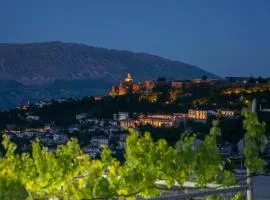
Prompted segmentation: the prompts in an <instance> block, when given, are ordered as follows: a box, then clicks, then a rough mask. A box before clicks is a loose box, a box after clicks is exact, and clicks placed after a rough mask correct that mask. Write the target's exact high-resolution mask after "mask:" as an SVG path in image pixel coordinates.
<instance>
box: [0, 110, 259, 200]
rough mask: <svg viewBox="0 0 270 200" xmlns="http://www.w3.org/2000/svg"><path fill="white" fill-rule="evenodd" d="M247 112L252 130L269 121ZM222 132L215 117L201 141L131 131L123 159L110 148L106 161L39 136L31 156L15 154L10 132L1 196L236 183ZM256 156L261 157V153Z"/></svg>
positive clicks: (104, 195) (150, 192) (145, 193)
mask: <svg viewBox="0 0 270 200" xmlns="http://www.w3.org/2000/svg"><path fill="white" fill-rule="evenodd" d="M245 116H246V119H247V120H246V121H245V123H246V124H245V127H246V129H247V132H249V129H250V127H254V126H255V127H261V126H263V125H261V124H260V123H259V122H258V121H256V120H257V116H253V115H252V116H253V117H252V118H249V117H250V116H251V115H250V113H249V112H246V115H245ZM254 121H256V123H255V122H254ZM252 130H253V129H252ZM262 131H263V129H261V131H260V134H262ZM220 132H221V130H220V129H219V127H218V122H217V121H214V122H213V128H212V129H211V130H210V133H209V134H208V135H207V136H206V137H205V140H204V141H203V142H202V143H201V144H200V145H198V144H197V142H196V138H195V136H193V135H190V134H186V133H185V134H182V137H181V139H180V140H179V141H178V142H177V144H176V146H175V147H171V146H169V145H168V144H167V142H166V141H165V140H163V139H160V140H158V141H157V142H154V141H153V140H152V138H151V137H150V133H147V132H146V133H145V134H144V135H140V134H139V133H138V132H136V131H134V130H130V136H129V137H128V138H127V141H126V155H125V158H126V161H125V163H123V164H120V162H119V161H117V160H116V159H114V158H113V157H112V155H111V152H110V150H109V149H106V148H105V149H104V150H103V152H102V156H101V160H91V159H90V157H89V156H88V155H87V154H84V153H83V152H82V150H81V149H80V146H79V144H78V141H77V140H76V139H71V140H70V141H69V142H68V143H67V144H66V145H61V146H59V147H58V148H57V150H56V152H55V153H52V152H50V151H49V150H48V149H47V148H46V147H43V146H41V144H40V143H39V142H38V141H35V142H33V144H32V154H31V155H30V154H28V153H23V154H21V155H19V154H15V153H14V151H15V149H16V145H15V144H14V143H12V142H11V141H10V139H9V138H8V137H6V138H4V141H3V146H4V148H5V150H6V154H5V155H4V157H3V158H1V159H0V199H3V200H5V199H15V200H16V199H20V200H21V199H50V198H54V199H110V198H112V197H116V196H117V197H119V198H120V199H134V198H135V197H136V196H141V197H153V196H158V195H160V194H161V191H162V190H161V188H160V186H158V185H156V184H155V181H156V180H165V182H166V186H167V188H170V187H171V186H172V185H174V184H175V183H177V184H178V185H179V186H180V187H182V186H183V184H184V182H185V181H194V182H196V183H197V186H198V187H204V186H205V185H206V184H207V183H219V184H222V185H224V186H228V185H233V184H235V179H234V176H233V174H232V173H231V172H229V171H227V170H226V169H225V168H224V166H223V163H222V161H221V158H220V155H219V152H218V148H217V144H216V143H217V142H216V137H217V136H218V135H220ZM257 133H258V134H259V131H258V132H257ZM258 134H256V135H257V136H256V138H257V137H259V136H258ZM260 136H262V135H260ZM252 141H253V140H252ZM256 141H257V140H256ZM253 143H254V142H251V144H253ZM252 148H253V146H252ZM246 151H248V150H246ZM253 156H255V157H254V159H259V158H258V156H259V154H256V155H253ZM249 158H250V159H252V158H251V157H249ZM256 161H257V160H256ZM249 162H250V163H252V161H251V160H248V161H247V164H248V163H249ZM252 169H253V171H256V170H257V169H261V165H260V166H253V165H252ZM162 189H163V188H162ZM217 198H218V197H217Z"/></svg>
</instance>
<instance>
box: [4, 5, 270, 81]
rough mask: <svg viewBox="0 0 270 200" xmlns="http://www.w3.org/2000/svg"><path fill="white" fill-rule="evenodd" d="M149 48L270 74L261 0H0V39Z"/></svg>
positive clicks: (269, 16) (236, 70)
mask: <svg viewBox="0 0 270 200" xmlns="http://www.w3.org/2000/svg"><path fill="white" fill-rule="evenodd" d="M42 41H63V42H76V43H84V44H88V45H94V46H101V47H106V48H114V49H121V50H132V51H139V52H147V53H151V54H157V55H160V56H163V57H166V58H170V59H174V60H180V61H183V62H187V63H190V64H194V65H197V66H199V67H201V68H203V69H206V70H208V71H211V72H213V73H216V74H218V75H221V76H240V75H243V76H250V75H254V76H259V75H261V76H270V1H269V0H136V1H134V0H77V1H75V0H73V1H71V0H46V1H38V0H0V43H10V42H12V43H17V42H20V43H26V42H42Z"/></svg>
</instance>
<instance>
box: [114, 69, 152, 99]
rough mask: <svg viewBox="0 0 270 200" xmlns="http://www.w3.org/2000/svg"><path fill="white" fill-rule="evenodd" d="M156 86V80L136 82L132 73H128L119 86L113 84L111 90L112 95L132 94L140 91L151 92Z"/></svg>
mask: <svg viewBox="0 0 270 200" xmlns="http://www.w3.org/2000/svg"><path fill="white" fill-rule="evenodd" d="M154 86H155V82H154V81H151V80H147V81H143V82H141V83H140V82H139V83H134V80H133V78H132V76H131V74H130V73H127V76H126V78H125V79H124V81H121V82H120V84H119V86H113V87H112V89H111V91H110V92H109V95H110V96H118V95H125V94H132V93H138V92H142V91H143V92H145V93H147V92H150V91H151V90H152V89H153V87H154Z"/></svg>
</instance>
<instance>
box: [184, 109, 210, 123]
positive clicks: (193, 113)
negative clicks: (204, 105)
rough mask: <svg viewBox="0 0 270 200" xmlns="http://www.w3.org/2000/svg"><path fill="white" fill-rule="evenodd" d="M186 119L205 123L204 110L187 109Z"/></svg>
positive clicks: (205, 115)
mask: <svg viewBox="0 0 270 200" xmlns="http://www.w3.org/2000/svg"><path fill="white" fill-rule="evenodd" d="M188 118H189V119H194V120H199V121H206V120H207V111H206V110H195V109H189V110H188Z"/></svg>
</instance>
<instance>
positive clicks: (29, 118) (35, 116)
mask: <svg viewBox="0 0 270 200" xmlns="http://www.w3.org/2000/svg"><path fill="white" fill-rule="evenodd" d="M26 119H27V120H33V121H38V120H39V119H40V117H39V116H37V115H29V116H27V117H26Z"/></svg>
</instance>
